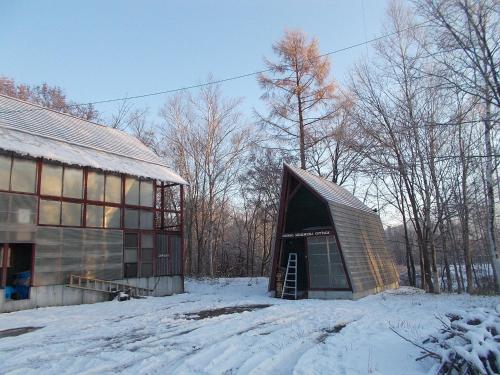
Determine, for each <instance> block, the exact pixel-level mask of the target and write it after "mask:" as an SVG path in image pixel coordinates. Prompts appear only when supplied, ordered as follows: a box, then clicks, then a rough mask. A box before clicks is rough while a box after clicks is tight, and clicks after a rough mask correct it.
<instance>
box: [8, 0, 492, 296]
mask: <svg viewBox="0 0 500 375" xmlns="http://www.w3.org/2000/svg"><path fill="white" fill-rule="evenodd" d="M499 18H500V4H499V3H498V1H496V0H453V1H448V0H414V1H412V2H410V3H402V2H399V1H393V2H391V3H390V5H389V7H388V9H387V15H386V19H385V21H384V24H383V27H381V35H382V36H381V37H378V38H376V39H374V40H371V41H367V43H366V46H367V47H366V48H369V49H370V50H371V54H370V58H369V59H368V58H366V59H363V60H361V61H358V62H357V63H356V64H354V65H353V66H352V67H351V69H350V74H349V79H347V80H344V81H343V82H340V81H338V80H336V79H335V78H334V77H335V72H334V71H333V69H332V65H331V64H332V59H333V58H334V56H333V53H323V52H322V51H321V49H320V41H319V40H317V39H316V38H314V36H312V35H308V34H307V33H305V32H304V31H301V30H285V31H284V34H283V36H282V38H281V39H280V40H277V41H275V43H274V44H273V54H272V55H269V56H267V57H266V58H265V60H264V62H263V63H264V65H265V66H264V68H263V70H261V71H259V72H256V74H255V78H254V79H257V81H258V84H259V86H260V88H261V97H260V99H261V100H262V103H263V104H264V108H265V110H264V111H263V110H254V111H253V112H251V113H244V111H243V106H242V99H241V98H233V97H228V96H227V95H225V94H224V85H223V83H221V82H219V81H217V80H216V79H215V78H213V77H208V81H207V83H206V84H204V85H200V88H198V89H196V90H184V91H180V92H178V93H176V94H173V95H170V96H168V97H167V98H166V100H165V103H164V105H163V106H162V108H161V109H160V110H159V111H158V113H154V114H151V113H150V110H149V109H147V108H142V107H138V106H136V105H135V104H134V102H133V101H132V100H126V99H125V100H123V101H121V102H120V103H119V106H118V107H117V108H116V111H115V112H114V113H112V114H109V115H107V114H105V113H103V112H100V111H99V109H98V108H97V107H98V106H97V105H92V104H88V103H87V104H79V103H75V102H73V101H71V100H70V99H68V98H67V97H66V94H65V92H64V90H63V89H61V88H60V87H57V86H52V85H51V84H49V83H43V84H41V85H28V84H22V83H18V82H16V81H15V80H14V79H13V78H10V77H0V93H3V94H6V95H10V96H15V97H18V98H20V99H23V100H28V101H33V102H36V103H38V104H41V105H44V106H47V107H50V108H53V109H56V110H59V111H62V112H66V113H70V114H72V115H75V116H79V117H82V118H85V119H87V120H90V121H94V122H100V123H105V124H107V125H108V126H111V127H113V128H117V129H121V130H124V131H127V132H130V133H132V134H134V135H135V136H136V137H138V138H139V139H140V140H141V141H143V142H144V143H145V144H146V145H148V146H149V147H151V148H152V149H153V150H154V151H155V152H156V153H157V154H159V155H161V156H163V157H165V158H166V160H168V161H169V163H170V165H171V167H172V168H173V169H175V170H176V171H177V172H179V173H180V175H181V176H182V177H183V178H185V179H186V180H187V182H188V183H189V188H188V189H187V191H186V200H185V207H186V213H185V222H186V228H185V231H186V244H185V251H186V256H185V273H186V274H187V275H192V276H211V277H215V276H250V277H257V276H267V275H268V274H269V267H270V263H271V261H272V260H271V259H270V257H271V255H270V254H272V252H271V249H272V247H273V240H274V237H273V236H274V231H275V226H276V220H277V216H278V215H277V213H278V205H279V194H280V186H281V176H282V167H283V162H288V163H292V164H294V165H297V166H300V167H301V168H303V169H306V170H308V171H310V172H313V173H315V174H317V175H319V176H321V177H324V178H326V179H329V180H330V181H333V182H335V183H337V184H339V185H341V186H343V187H345V188H347V189H348V190H349V191H351V192H352V193H353V194H355V195H356V196H357V197H358V198H359V199H360V200H362V201H363V202H364V203H365V204H367V205H368V206H369V207H373V209H375V210H377V212H378V213H379V214H380V216H381V218H382V221H383V223H384V227H385V232H386V239H387V242H388V245H389V247H390V249H391V251H392V253H393V255H394V257H395V259H396V261H397V264H398V267H399V270H400V272H401V280H402V284H403V285H410V286H416V287H419V288H422V289H425V290H426V291H428V292H430V293H440V292H451V291H455V292H459V293H461V292H468V293H473V292H477V293H492V292H495V291H496V292H499V291H500V275H499V272H500V257H499V251H500V249H499V245H498V238H499V237H500V230H499V228H500V224H499V218H500V216H499V211H500V205H499V202H500V172H499V170H498V169H499V168H498V167H499V164H500V127H499V126H498V124H499V113H500V112H499V110H500V82H499V74H498V73H499V54H500V23H499ZM195 78H199V77H195Z"/></svg>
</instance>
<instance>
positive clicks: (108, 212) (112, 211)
mask: <svg viewBox="0 0 500 375" xmlns="http://www.w3.org/2000/svg"><path fill="white" fill-rule="evenodd" d="M121 212H122V211H121V209H120V208H119V207H104V227H105V228H120V226H121Z"/></svg>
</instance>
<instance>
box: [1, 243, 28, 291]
mask: <svg viewBox="0 0 500 375" xmlns="http://www.w3.org/2000/svg"><path fill="white" fill-rule="evenodd" d="M3 258H4V259H3V269H2V274H3V280H4V285H5V299H6V300H9V299H14V300H18V299H28V298H29V295H30V287H31V279H32V272H33V270H32V265H33V245H32V244H26V243H16V244H8V245H4V247H3Z"/></svg>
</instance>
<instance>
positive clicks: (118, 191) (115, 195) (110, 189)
mask: <svg viewBox="0 0 500 375" xmlns="http://www.w3.org/2000/svg"><path fill="white" fill-rule="evenodd" d="M105 191H106V196H105V201H106V202H108V203H121V201H122V178H121V176H117V175H114V174H106V190H105Z"/></svg>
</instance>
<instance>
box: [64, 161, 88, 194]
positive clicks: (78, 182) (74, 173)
mask: <svg viewBox="0 0 500 375" xmlns="http://www.w3.org/2000/svg"><path fill="white" fill-rule="evenodd" d="M82 193H83V169H78V168H69V167H65V168H64V183H63V196H64V197H67V198H77V199H82V197H83V194H82Z"/></svg>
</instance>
